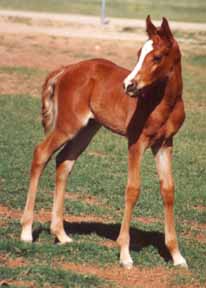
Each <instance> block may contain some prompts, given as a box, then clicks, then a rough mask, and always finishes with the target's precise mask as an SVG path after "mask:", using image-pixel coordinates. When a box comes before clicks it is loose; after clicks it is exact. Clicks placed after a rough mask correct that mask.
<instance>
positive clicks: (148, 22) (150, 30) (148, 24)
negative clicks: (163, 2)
mask: <svg viewBox="0 0 206 288" xmlns="http://www.w3.org/2000/svg"><path fill="white" fill-rule="evenodd" d="M146 31H147V34H148V36H149V38H151V37H152V36H153V35H155V34H157V28H156V27H155V26H154V24H153V23H152V21H151V18H150V15H148V16H147V19H146Z"/></svg>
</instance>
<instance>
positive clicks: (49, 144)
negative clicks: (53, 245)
mask: <svg viewBox="0 0 206 288" xmlns="http://www.w3.org/2000/svg"><path fill="white" fill-rule="evenodd" d="M68 138H71V137H70V135H66V134H65V133H61V132H60V131H58V130H54V131H53V132H51V134H49V135H48V136H47V137H46V138H45V140H44V141H43V142H42V143H40V144H39V145H37V146H36V148H35V150H34V155H33V161H32V165H31V174H30V184H29V190H28V194H27V201H26V205H25V208H24V212H23V216H22V218H21V224H22V232H21V240H23V241H26V242H31V241H32V222H33V210H34V204H35V198H36V191H37V186H38V182H39V177H40V175H41V173H42V171H43V169H44V167H45V166H46V164H47V162H48V160H49V159H50V157H51V156H52V154H53V153H54V152H55V151H56V150H57V149H59V148H60V147H61V146H62V145H63V144H64V143H65V142H66V141H67V139H68Z"/></svg>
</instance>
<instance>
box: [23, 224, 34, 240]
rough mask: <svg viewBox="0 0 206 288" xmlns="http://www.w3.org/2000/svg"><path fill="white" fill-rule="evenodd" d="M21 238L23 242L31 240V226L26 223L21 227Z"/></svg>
mask: <svg viewBox="0 0 206 288" xmlns="http://www.w3.org/2000/svg"><path fill="white" fill-rule="evenodd" d="M21 240H22V241H24V242H32V240H33V239H32V226H31V225H27V226H25V227H23V228H22V232H21Z"/></svg>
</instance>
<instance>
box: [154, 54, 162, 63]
mask: <svg viewBox="0 0 206 288" xmlns="http://www.w3.org/2000/svg"><path fill="white" fill-rule="evenodd" d="M153 60H154V62H157V63H159V62H160V61H161V60H162V55H155V56H154V57H153Z"/></svg>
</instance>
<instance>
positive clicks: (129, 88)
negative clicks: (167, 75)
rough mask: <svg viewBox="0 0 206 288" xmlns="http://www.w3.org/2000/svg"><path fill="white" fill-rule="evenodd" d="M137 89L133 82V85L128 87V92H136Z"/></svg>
mask: <svg viewBox="0 0 206 288" xmlns="http://www.w3.org/2000/svg"><path fill="white" fill-rule="evenodd" d="M135 89H136V84H135V83H134V82H132V83H131V84H129V85H128V86H127V91H128V92H131V91H134V90H135Z"/></svg>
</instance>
